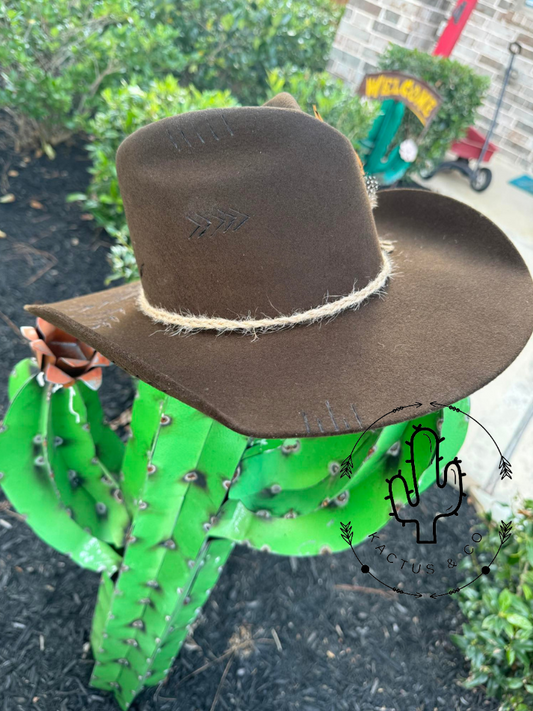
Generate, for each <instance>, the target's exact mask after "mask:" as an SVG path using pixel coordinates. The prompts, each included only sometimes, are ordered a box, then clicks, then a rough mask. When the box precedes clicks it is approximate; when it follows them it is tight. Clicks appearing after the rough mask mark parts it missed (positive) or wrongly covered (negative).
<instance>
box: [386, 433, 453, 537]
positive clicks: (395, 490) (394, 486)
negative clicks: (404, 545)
mask: <svg viewBox="0 0 533 711" xmlns="http://www.w3.org/2000/svg"><path fill="white" fill-rule="evenodd" d="M413 430H414V431H413V434H412V436H411V438H410V439H409V441H408V442H406V444H407V446H408V447H409V452H410V455H409V459H407V460H406V461H405V464H406V465H408V466H409V469H410V473H411V477H410V481H411V482H412V486H413V488H412V489H410V488H409V484H408V483H407V477H405V476H403V475H402V472H401V470H400V471H398V474H396V475H395V476H393V477H392V478H391V479H388V480H387V483H388V485H389V494H388V495H387V496H386V497H385V499H386V500H389V501H390V502H391V504H392V512H391V513H390V514H389V515H390V516H394V518H395V519H396V520H397V521H399V522H400V523H401V524H402V526H405V524H406V523H413V524H415V525H416V542H417V543H428V544H431V543H433V544H436V543H437V522H438V521H439V519H442V518H447V517H448V516H458V515H459V509H460V508H461V502H462V500H463V497H464V496H466V494H465V493H464V492H463V477H464V476H466V474H464V473H463V472H462V471H461V466H460V464H461V460H460V459H457V457H455V458H454V459H452V461H451V462H448V463H447V464H446V466H445V467H444V473H443V475H442V476H439V469H440V463H441V462H442V456H440V455H439V444H440V443H441V442H442V441H443V438H441V437H439V435H438V434H437V432H435V430H433V429H431V427H422V425H414V426H413ZM421 438H425V439H426V440H427V443H429V444H428V445H426V446H429V451H430V453H431V452H434V457H433V467H434V470H435V484H436V485H437V486H438V487H439V489H444V488H445V487H446V486H449V484H448V481H449V478H450V480H451V478H452V477H453V485H454V487H455V488H454V494H455V496H454V498H455V499H456V503H454V504H453V503H452V504H451V505H450V506H448V508H447V510H446V511H445V512H443V513H436V514H435V515H434V517H433V520H432V521H431V522H430V523H429V526H427V527H426V526H425V525H424V523H425V519H422V520H419V519H418V518H416V508H417V507H418V505H419V504H420V493H419V489H418V477H417V472H416V463H415V462H416V459H415V452H416V449H415V448H416V447H417V446H418V445H417V444H415V440H416V441H417V442H418V441H419V440H420V439H421ZM402 494H403V497H402ZM404 498H406V499H407V506H405V507H402V508H400V505H399V502H401V501H402V499H404Z"/></svg>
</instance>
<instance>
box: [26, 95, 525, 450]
mask: <svg viewBox="0 0 533 711" xmlns="http://www.w3.org/2000/svg"><path fill="white" fill-rule="evenodd" d="M117 170H118V177H119V182H120V189H121V192H122V197H123V199H124V205H125V210H126V216H127V220H128V225H129V229H130V234H131V240H132V243H133V248H134V250H135V257H136V260H137V264H138V266H139V272H140V275H141V280H140V282H137V283H132V284H126V285H124V286H120V287H118V288H113V289H108V290H106V291H102V292H99V293H97V294H91V295H90V296H83V297H79V298H75V299H71V300H69V301H62V302H59V303H56V304H50V305H44V306H43V305H33V306H29V307H27V308H28V310H29V311H31V313H33V314H36V315H37V316H41V317H42V318H44V319H46V320H47V321H50V322H51V323H53V324H55V325H57V326H59V327H61V328H62V329H64V330H66V331H68V332H69V333H71V334H73V335H75V336H76V337H78V338H79V339H80V340H82V341H84V342H86V343H88V344H89V345H90V346H92V347H94V348H96V349H98V351H100V352H101V353H103V354H104V355H105V356H107V357H108V358H110V359H111V360H113V361H114V362H115V363H117V364H118V365H119V366H121V367H122V368H124V369H125V370H127V371H129V372H130V373H132V374H133V375H135V376H137V377H139V378H141V379H142V380H144V381H146V382H148V383H150V384H151V385H153V386H155V387H157V388H159V389H160V390H163V391H165V392H167V393H169V394H170V395H172V396H174V397H176V398H178V399H179V400H182V401H184V402H186V403H188V404H189V405H192V406H194V407H195V408H197V409H198V410H201V411H202V412H204V413H206V414H208V415H210V416H211V417H213V418H215V419H217V420H219V421H221V422H223V423H224V424H225V425H227V426H228V427H231V428H232V429H234V430H237V431H239V432H242V433H245V434H249V435H255V436H262V437H293V436H320V435H321V434H328V435H329V434H338V433H345V432H358V431H361V430H363V429H364V428H365V427H367V426H369V425H370V424H371V423H372V422H373V421H374V420H376V419H377V418H378V417H380V416H381V415H383V414H384V413H386V412H388V411H390V410H392V409H393V408H395V407H399V406H400V405H409V404H412V403H416V402H420V403H422V406H421V407H419V408H418V410H416V412H417V415H418V414H423V413H425V412H429V411H430V410H432V409H433V407H432V405H431V402H432V401H435V400H436V401H438V402H440V403H444V404H449V403H452V402H454V401H457V400H459V399H460V398H462V397H464V396H466V395H469V394H470V393H472V392H474V391H475V390H477V389H478V388H480V387H482V386H483V385H485V384H486V383H487V382H489V381H490V380H492V379H493V378H495V377H496V376H497V375H498V374H499V373H501V372H502V371H503V370H504V369H505V368H506V367H507V366H508V365H509V364H510V363H511V362H512V361H513V360H514V359H515V358H516V356H517V355H518V354H519V353H520V351H521V350H522V348H523V347H524V345H525V344H526V342H527V340H528V338H529V336H530V334H531V331H532V328H533V286H532V281H531V277H530V274H529V272H528V269H527V267H526V266H525V264H524V262H523V261H522V259H521V257H520V255H519V254H518V252H517V250H516V249H515V248H514V246H513V245H512V244H511V242H510V241H509V240H508V239H507V237H506V236H505V235H504V234H503V233H502V232H501V230H499V229H498V228H497V227H496V226H495V225H494V224H493V223H492V222H490V221H489V220H488V219H487V218H486V217H483V215H481V214H479V213H478V212H476V211H475V210H473V209H471V208H470V207H467V206H466V205H464V204H462V203H460V202H457V201H455V200H452V199H450V198H447V197H444V196H442V195H437V194H434V193H431V192H428V191H424V190H389V191H383V192H381V193H380V194H379V200H378V206H377V207H376V208H375V209H374V210H373V209H372V205H371V200H370V199H369V196H368V191H367V189H366V187H365V180H364V177H363V171H362V168H361V165H360V162H359V160H358V158H357V156H356V154H355V152H354V150H353V148H352V145H351V143H350V142H349V141H348V139H347V138H345V137H344V136H343V135H342V134H341V133H339V131H337V130H336V129H334V128H332V127H331V126H329V125H328V124H327V123H324V122H322V121H320V120H318V119H317V118H315V117H313V116H310V115H308V114H306V113H304V112H302V111H301V110H300V109H299V107H298V105H297V103H296V102H295V100H294V99H293V98H292V97H291V96H290V95H288V94H280V95H279V96H277V97H275V98H274V99H272V100H271V101H269V102H267V103H266V104H265V105H264V106H260V107H244V108H228V109H208V110H204V111H193V112H191V113H185V114H180V115H178V116H172V117H170V118H166V119H163V120H162V121H158V122H156V123H153V124H150V125H149V126H145V127H144V128H141V129H139V130H138V131H136V132H135V133H133V134H132V135H131V136H129V137H128V138H126V140H125V141H124V142H123V143H122V145H121V146H120V148H119V150H118V153H117ZM391 248H392V251H391ZM409 416H412V411H411V412H410V411H409V410H407V411H399V412H396V413H392V414H390V415H389V416H387V417H386V418H384V419H383V420H382V421H381V422H380V426H382V425H388V424H393V423H395V422H399V421H402V420H405V419H406V417H409Z"/></svg>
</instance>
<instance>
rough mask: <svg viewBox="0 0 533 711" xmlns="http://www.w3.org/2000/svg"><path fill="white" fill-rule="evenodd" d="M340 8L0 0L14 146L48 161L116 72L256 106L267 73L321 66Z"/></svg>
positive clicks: (0, 63) (1, 89)
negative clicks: (170, 78)
mask: <svg viewBox="0 0 533 711" xmlns="http://www.w3.org/2000/svg"><path fill="white" fill-rule="evenodd" d="M341 13H342V8H340V7H339V6H338V5H335V4H333V3H332V2H331V0H290V1H289V2H285V0H256V1H255V2H244V1H243V0H184V2H179V3H178V2H169V1H167V0H53V2H51V1H50V0H0V68H1V69H0V109H3V110H4V111H5V112H6V113H8V114H9V115H10V116H11V119H12V120H11V122H10V123H11V126H10V129H9V130H10V131H11V133H12V138H13V142H14V144H15V147H16V149H17V150H26V149H29V148H32V147H34V146H35V145H36V144H38V143H40V144H41V145H42V147H43V148H44V150H46V152H47V153H48V155H49V156H50V157H53V149H52V146H53V145H55V144H57V143H59V142H60V141H62V140H64V139H65V138H67V137H68V136H70V135H71V134H72V133H73V132H76V131H79V130H80V129H84V128H85V123H86V121H87V120H88V119H89V118H90V117H91V116H92V115H93V114H94V112H95V110H97V109H98V108H99V106H100V104H101V91H102V90H103V89H104V88H106V87H110V86H117V85H118V84H119V81H120V79H121V78H124V77H125V78H126V79H127V81H131V80H132V77H133V76H142V77H144V78H146V79H148V78H155V77H162V76H165V75H166V74H172V75H174V76H176V77H178V78H180V80H181V83H182V85H184V86H185V85H188V84H190V83H194V84H195V86H197V87H198V88H199V89H200V90H201V91H205V90H221V89H229V90H230V91H232V92H233V93H234V94H235V96H237V97H238V98H239V99H240V100H241V102H244V103H251V104H255V103H257V101H258V100H259V98H260V97H261V96H262V95H263V94H265V92H266V90H267V71H268V70H269V69H272V68H274V67H277V66H281V65H284V64H287V63H291V64H295V65H297V66H298V67H306V68H307V69H310V70H312V71H315V70H322V69H324V67H325V63H326V58H327V55H328V53H329V49H330V47H331V44H332V42H333V38H334V36H335V30H336V26H337V22H338V20H339V18H340V15H341Z"/></svg>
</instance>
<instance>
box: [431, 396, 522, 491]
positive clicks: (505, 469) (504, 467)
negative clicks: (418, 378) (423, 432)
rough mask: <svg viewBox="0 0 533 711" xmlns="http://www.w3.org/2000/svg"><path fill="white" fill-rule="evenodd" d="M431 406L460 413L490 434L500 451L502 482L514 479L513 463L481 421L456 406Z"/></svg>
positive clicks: (437, 403)
mask: <svg viewBox="0 0 533 711" xmlns="http://www.w3.org/2000/svg"><path fill="white" fill-rule="evenodd" d="M429 404H430V405H433V407H440V408H443V407H447V408H448V409H449V410H452V411H453V412H460V413H461V414H462V415H464V416H465V417H468V419H470V420H473V421H474V422H475V423H476V424H478V425H479V426H480V427H481V428H482V429H484V430H485V432H486V433H487V434H488V436H489V437H490V438H491V440H492V441H493V442H494V445H495V446H496V449H497V450H498V452H499V454H500V462H499V464H498V468H499V470H500V480H501V481H503V480H504V479H505V477H506V476H507V477H509V479H512V478H513V473H512V470H511V462H510V461H509V460H508V459H507V458H506V457H505V456H504V455H503V452H502V450H501V449H500V448H499V446H498V443H497V442H496V440H495V439H494V437H493V436H492V435H491V433H490V432H489V431H488V429H487V428H486V427H484V426H483V425H482V424H481V422H479V420H476V418H475V417H472V415H469V414H468V413H466V412H463V411H462V410H460V409H459V408H458V407H455V405H442V404H441V403H440V402H436V401H435V400H433V401H432V402H430V403H429Z"/></svg>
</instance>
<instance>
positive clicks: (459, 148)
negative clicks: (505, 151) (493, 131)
mask: <svg viewBox="0 0 533 711" xmlns="http://www.w3.org/2000/svg"><path fill="white" fill-rule="evenodd" d="M484 145H485V136H484V135H483V134H482V133H480V132H479V131H476V129H475V128H473V127H472V126H470V128H469V129H468V131H467V134H466V136H465V137H464V138H461V140H460V141H456V142H455V143H452V147H451V150H452V151H453V152H454V153H455V154H456V155H457V156H458V157H459V158H464V159H466V160H479V159H480V157H481V151H482V150H483V146H484ZM497 150H498V147H497V146H495V145H494V143H491V141H489V143H488V145H487V149H486V151H485V155H484V157H483V160H484V161H485V163H488V162H489V160H490V159H491V158H492V156H493V155H494V153H495V152H496V151H497Z"/></svg>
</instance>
